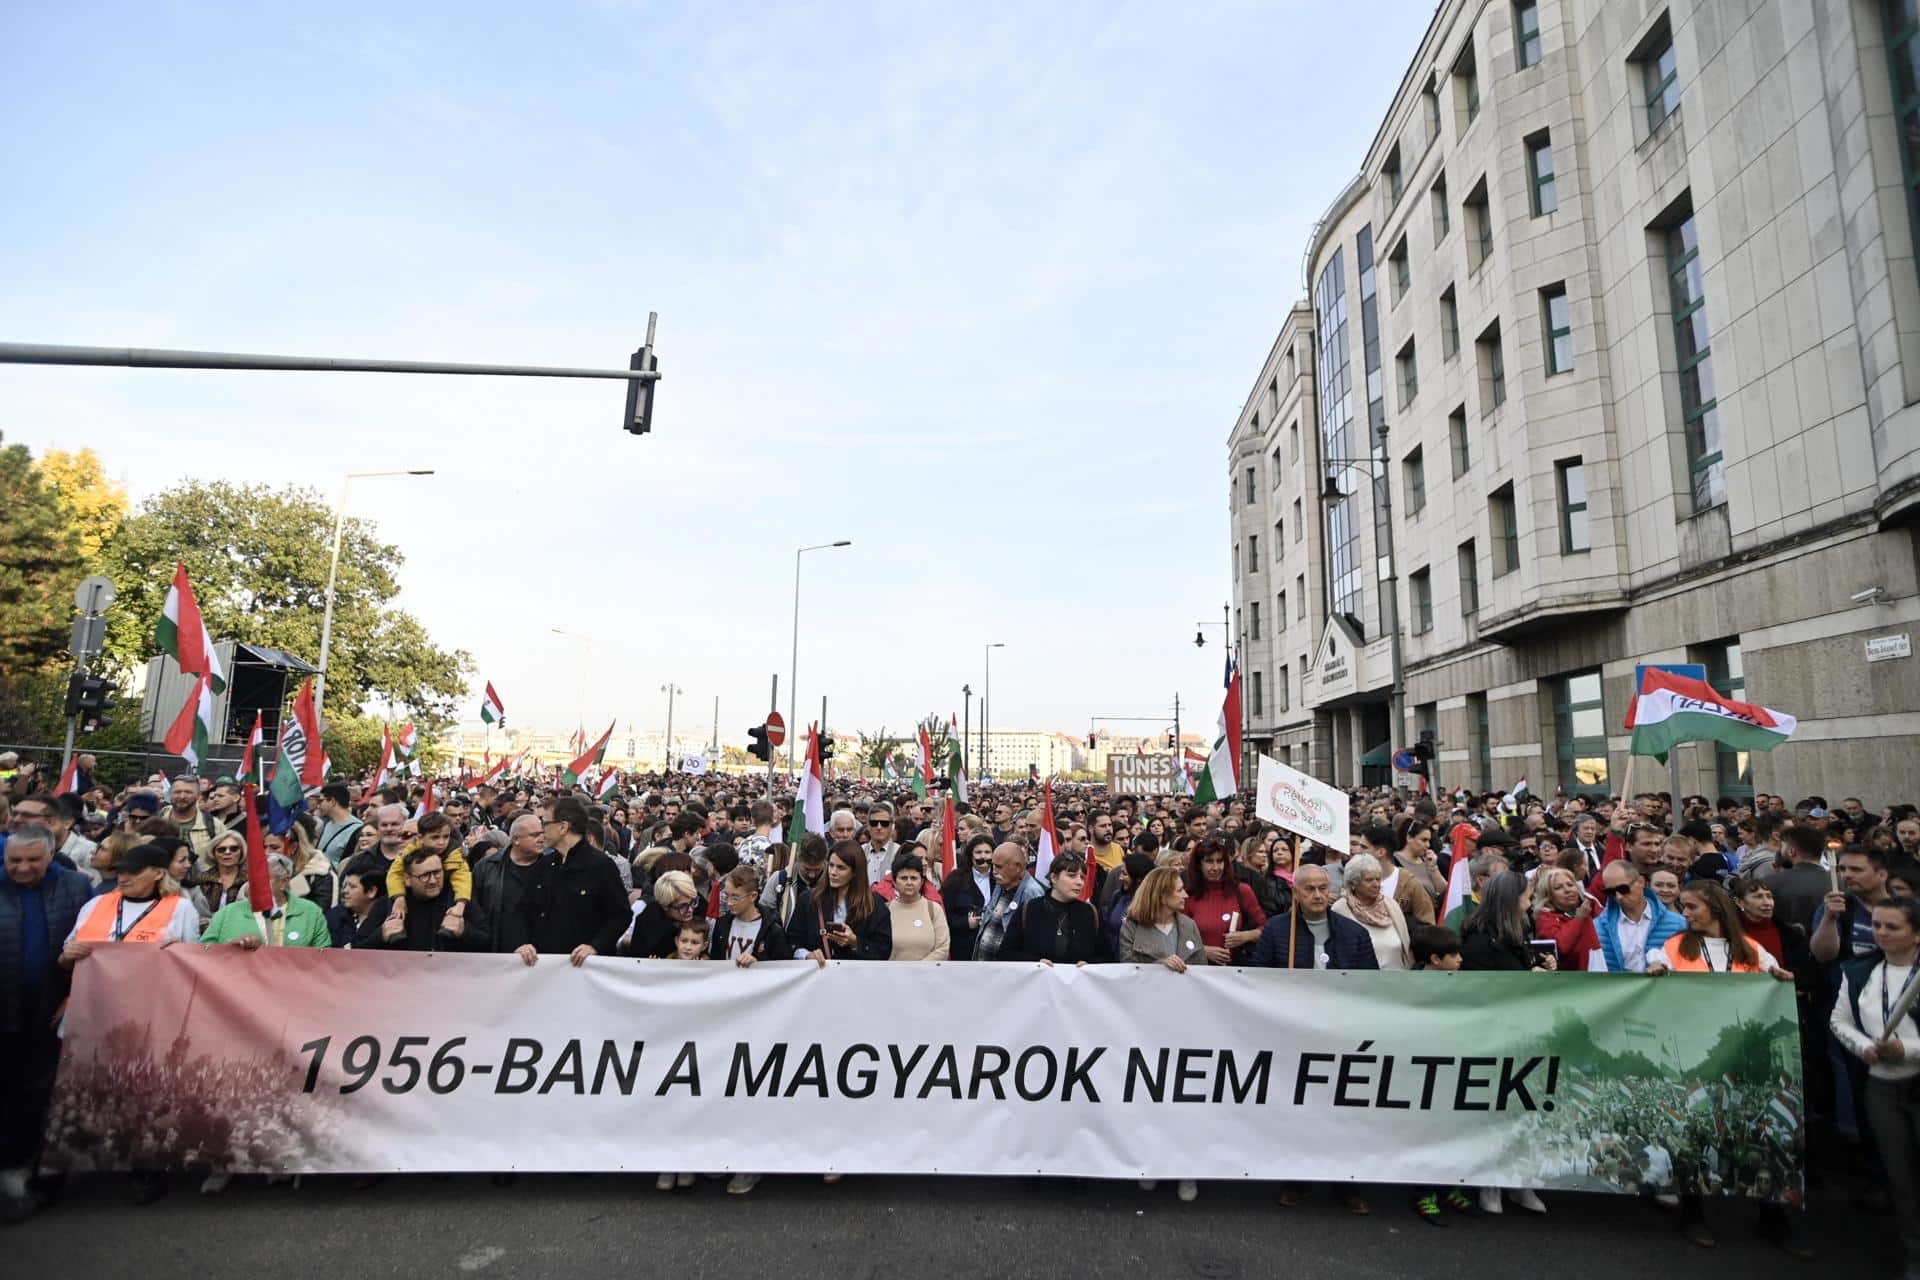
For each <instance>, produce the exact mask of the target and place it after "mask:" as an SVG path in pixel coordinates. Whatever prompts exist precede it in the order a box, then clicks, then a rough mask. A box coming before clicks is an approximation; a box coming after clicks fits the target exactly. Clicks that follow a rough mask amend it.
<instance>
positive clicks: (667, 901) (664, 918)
mask: <svg viewBox="0 0 1920 1280" xmlns="http://www.w3.org/2000/svg"><path fill="white" fill-rule="evenodd" d="M699 902H700V891H699V890H698V889H696V888H694V886H693V877H692V876H690V875H688V874H687V873H686V872H684V871H663V872H661V873H660V877H659V878H658V879H657V880H655V881H654V882H653V896H652V898H651V899H650V900H643V901H641V902H636V903H635V904H634V916H633V923H632V924H631V925H629V926H628V927H627V932H626V933H625V934H624V935H622V937H621V939H620V951H621V953H622V954H624V955H630V956H637V957H639V958H641V959H643V960H664V959H666V958H667V957H669V956H671V955H672V954H673V940H674V938H675V936H677V935H678V934H679V932H680V926H681V925H683V924H685V923H687V921H689V920H692V919H693V918H694V917H695V912H696V910H697V908H698V906H699Z"/></svg>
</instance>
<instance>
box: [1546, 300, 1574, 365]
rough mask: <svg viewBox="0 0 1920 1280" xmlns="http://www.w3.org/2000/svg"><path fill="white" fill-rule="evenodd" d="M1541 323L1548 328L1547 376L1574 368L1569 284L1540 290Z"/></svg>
mask: <svg viewBox="0 0 1920 1280" xmlns="http://www.w3.org/2000/svg"><path fill="white" fill-rule="evenodd" d="M1540 324H1541V327H1542V328H1544V329H1545V330H1546V339H1547V376H1548V377H1552V376H1553V375H1554V374H1556V373H1567V372H1570V371H1571V370H1572V369H1573V313H1572V311H1571V310H1569V308H1568V306H1567V286H1566V285H1564V284H1556V285H1554V286H1553V287H1552V288H1549V289H1542V290H1541V291H1540Z"/></svg>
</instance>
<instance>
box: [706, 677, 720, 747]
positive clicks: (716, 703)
mask: <svg viewBox="0 0 1920 1280" xmlns="http://www.w3.org/2000/svg"><path fill="white" fill-rule="evenodd" d="M707 751H708V752H709V754H711V755H712V756H713V758H714V759H715V760H718V759H719V758H720V695H719V694H717V693H716V694H714V695H713V742H712V743H711V744H709V745H708V747H707Z"/></svg>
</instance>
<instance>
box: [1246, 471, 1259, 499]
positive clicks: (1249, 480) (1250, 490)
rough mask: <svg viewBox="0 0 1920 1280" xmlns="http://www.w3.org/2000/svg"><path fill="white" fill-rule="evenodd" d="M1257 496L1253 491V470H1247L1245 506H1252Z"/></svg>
mask: <svg viewBox="0 0 1920 1280" xmlns="http://www.w3.org/2000/svg"><path fill="white" fill-rule="evenodd" d="M1257 497H1258V495H1257V494H1256V493H1255V491H1254V478H1253V468H1252V467H1248V468H1247V505H1248V506H1252V505H1253V504H1254V501H1255V499H1256V498H1257Z"/></svg>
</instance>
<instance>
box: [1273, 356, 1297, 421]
mask: <svg viewBox="0 0 1920 1280" xmlns="http://www.w3.org/2000/svg"><path fill="white" fill-rule="evenodd" d="M1286 370H1287V375H1286V376H1287V381H1288V382H1289V383H1291V382H1295V381H1297V380H1298V379H1299V376H1300V372H1299V371H1300V364H1299V361H1297V360H1295V359H1294V358H1293V348H1292V347H1288V348H1287V364H1286ZM1273 394H1274V402H1273V403H1274V405H1275V406H1276V407H1277V406H1278V405H1279V403H1280V400H1279V396H1280V392H1279V389H1278V388H1275V389H1274V393H1273Z"/></svg>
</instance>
